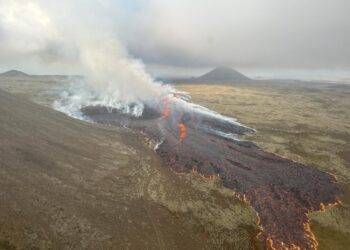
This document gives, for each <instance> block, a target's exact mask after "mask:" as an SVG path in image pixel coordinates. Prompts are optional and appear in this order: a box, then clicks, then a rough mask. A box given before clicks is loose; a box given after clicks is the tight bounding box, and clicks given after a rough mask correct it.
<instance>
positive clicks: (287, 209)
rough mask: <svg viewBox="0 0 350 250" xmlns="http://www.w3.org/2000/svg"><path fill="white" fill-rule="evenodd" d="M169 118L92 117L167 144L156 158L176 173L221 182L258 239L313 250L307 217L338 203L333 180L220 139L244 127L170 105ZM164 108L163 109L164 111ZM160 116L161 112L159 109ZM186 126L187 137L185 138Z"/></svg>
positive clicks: (246, 144)
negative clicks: (254, 218) (251, 217)
mask: <svg viewBox="0 0 350 250" xmlns="http://www.w3.org/2000/svg"><path fill="white" fill-rule="evenodd" d="M170 107H171V113H170V116H168V117H163V118H156V119H153V120H152V119H135V118H130V119H129V118H128V116H126V115H123V116H122V117H121V116H120V115H116V114H113V113H111V114H108V113H100V114H93V115H91V114H90V117H91V118H92V119H93V120H95V121H97V122H102V123H109V124H115V125H120V122H121V120H123V119H124V123H125V120H128V125H129V126H130V127H133V128H137V129H141V130H143V131H145V132H146V133H147V134H149V135H150V136H151V137H153V138H155V139H156V140H159V141H160V140H161V139H163V143H162V144H161V145H160V146H159V147H158V149H157V153H158V154H159V156H160V157H161V159H162V161H163V163H164V164H165V165H166V166H169V167H170V168H171V169H173V170H174V171H176V172H181V173H189V172H191V171H196V172H198V173H199V174H201V175H203V176H204V177H215V178H218V179H219V180H220V181H221V183H222V184H223V185H224V186H225V187H227V188H230V189H232V190H234V191H235V192H236V193H237V194H238V196H239V197H241V198H242V199H244V200H245V201H246V202H248V203H249V204H250V205H251V206H252V207H253V208H254V209H255V211H256V212H257V214H258V216H259V218H260V225H261V226H262V229H263V230H262V233H261V234H260V238H261V239H262V240H264V241H265V242H266V244H267V245H270V246H273V247H275V248H277V249H281V248H282V247H289V248H292V247H294V246H299V247H300V248H301V249H315V248H316V244H317V243H316V240H315V238H314V236H313V234H312V232H311V231H310V229H309V224H308V218H307V213H308V212H309V211H315V210H319V209H321V206H322V204H324V205H327V204H332V203H335V202H336V201H337V195H338V193H339V189H338V188H337V186H336V184H335V182H336V180H335V178H334V177H333V176H331V175H329V174H327V173H324V172H322V171H319V170H317V169H315V168H312V167H308V166H305V165H302V164H299V163H295V162H292V161H290V160H287V159H284V158H281V157H278V156H276V155H273V154H271V153H267V152H264V151H263V150H261V149H260V148H259V147H257V146H256V145H254V144H253V143H251V142H242V141H238V140H232V139H227V138H225V137H223V136H222V133H232V134H236V135H241V134H244V133H247V132H251V131H252V129H250V128H247V127H244V126H242V125H240V124H236V123H234V122H230V121H229V120H225V119H221V118H220V117H215V116H210V115H208V114H205V113H203V112H196V111H194V110H191V109H185V108H184V107H183V106H181V105H178V104H177V103H176V101H173V102H172V105H170ZM163 108H164V107H163ZM160 110H161V108H160ZM179 124H183V125H184V126H185V132H186V136H183V138H180V137H182V136H181V135H182V133H183V132H184V131H182V130H181V129H183V128H182V127H181V126H182V125H181V126H179Z"/></svg>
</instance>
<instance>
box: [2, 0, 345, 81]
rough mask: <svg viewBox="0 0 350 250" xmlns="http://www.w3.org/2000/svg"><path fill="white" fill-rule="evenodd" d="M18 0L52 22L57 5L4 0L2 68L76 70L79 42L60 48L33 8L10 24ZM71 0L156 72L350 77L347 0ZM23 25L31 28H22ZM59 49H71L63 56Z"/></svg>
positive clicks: (19, 13)
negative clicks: (225, 69) (225, 70)
mask: <svg viewBox="0 0 350 250" xmlns="http://www.w3.org/2000/svg"><path fill="white" fill-rule="evenodd" d="M14 2H15V3H16V4H17V5H16V6H17V7H16V8H18V6H19V5H25V4H27V3H28V2H34V3H36V4H38V5H39V6H41V7H42V8H40V11H41V12H43V13H40V15H41V17H39V19H42V20H45V19H48V20H51V19H54V20H55V18H56V17H55V15H56V14H55V9H56V8H58V7H57V4H55V1H50V0H47V1H40V0H38V1H22V0H15V1H11V0H0V39H1V43H0V56H1V57H0V69H8V68H12V67H16V66H17V67H18V68H21V69H23V70H30V71H34V72H37V73H38V72H40V71H43V72H45V73H46V72H52V73H55V71H57V72H58V73H62V72H63V73H64V72H68V71H69V73H71V71H74V70H77V71H79V69H78V67H77V68H75V67H71V66H69V67H65V65H66V64H67V62H66V61H70V62H71V61H74V48H70V46H69V45H67V44H65V45H64V46H62V45H61V44H60V42H59V41H60V36H59V35H58V34H56V33H55V32H54V31H52V29H50V30H49V31H48V30H47V29H46V28H45V24H43V25H41V26H40V25H39V26H38V25H36V23H37V22H38V20H34V21H32V20H31V18H32V16H33V15H32V13H30V11H29V13H28V8H23V9H22V10H17V11H15V12H14V14H13V15H12V16H11V18H13V19H22V25H21V26H18V25H13V24H12V26H11V25H9V20H8V19H9V14H8V12H9V8H8V6H9V5H11V3H12V4H13V3H14ZM56 2H57V1H56ZM66 2H67V3H68V5H69V2H74V4H73V3H72V9H73V10H74V14H75V15H76V18H79V17H80V15H81V16H82V18H85V19H86V18H90V21H91V23H94V22H98V23H100V25H101V27H102V26H106V27H107V26H108V29H110V30H112V31H113V32H115V34H116V35H117V36H118V38H119V40H120V43H121V44H122V45H123V46H124V47H125V49H126V50H127V51H128V53H129V54H130V56H131V57H135V58H139V59H141V60H142V61H143V62H144V63H145V64H146V66H147V68H148V69H149V70H150V71H151V72H152V73H154V74H163V75H164V74H167V73H169V74H173V73H174V72H176V73H185V74H192V73H193V74H194V72H197V71H198V72H199V71H200V69H208V68H211V67H215V66H217V65H227V66H232V67H235V68H238V69H242V70H243V71H246V72H249V73H250V74H253V75H254V74H255V75H258V74H259V72H264V70H268V71H269V72H270V73H271V72H276V75H278V73H277V72H297V71H299V72H307V71H313V72H323V74H325V75H327V74H328V73H329V74H336V73H338V72H341V74H343V75H344V76H345V75H346V76H349V75H350V74H349V71H350V47H349V45H350V15H349V13H350V1H348V0H176V1H170V0H117V1H108V0H96V1H90V0H86V1H81V0H77V1H66ZM77 3H78V5H77ZM85 5H86V6H89V7H85ZM77 6H78V7H77ZM64 8H67V4H66V5H65V7H64ZM84 8H85V10H84ZM87 10H88V11H87ZM34 11H35V10H34ZM60 11H62V9H60ZM24 12H25V13H24ZM63 12H65V10H63ZM87 13H88V14H89V13H90V14H91V16H90V17H88V16H89V15H88V14H87ZM37 14H38V13H37ZM38 15H39V14H38ZM101 20H102V21H101ZM17 21H18V20H17ZM47 22H49V21H47ZM53 22H54V21H53ZM25 23H28V26H30V27H24V26H25V25H24V24H25ZM10 24H11V22H10ZM31 25H32V26H31ZM63 25H67V26H69V25H70V23H69V22H63V24H62V22H61V23H60V26H61V29H62V26H63ZM11 28H12V30H10V29H11ZM17 29H18V30H17ZM47 32H48V33H50V34H45V33H47ZM22 33H25V36H24V39H23V36H22V35H23V34H22ZM18 34H19V35H18ZM31 34H33V35H31ZM92 35H93V34H92ZM14 39H20V40H22V41H14ZM27 39H28V40H29V41H31V40H33V39H36V42H35V46H34V47H32V48H28V46H27V47H26V45H25V44H26V43H27V42H28V41H26V40H27ZM48 41H49V42H48ZM9 43H12V44H10V45H9ZM29 43H30V42H29ZM48 44H49V45H48ZM16 46H18V48H16ZM29 47H30V46H29ZM67 49H68V50H67ZM67 51H68V52H67ZM60 53H62V54H64V55H66V56H65V57H64V60H66V61H65V62H62V58H61V57H60V55H59V54H60ZM11 54H12V55H11ZM53 54H54V55H55V56H52V55H53ZM38 55H40V56H39V57H40V58H41V59H43V58H46V59H45V60H44V61H45V63H43V60H41V61H40V60H39V61H38V60H36V58H37V57H38ZM72 55H73V56H72ZM60 60H61V62H60ZM196 70H197V71H196ZM254 72H255V73H254Z"/></svg>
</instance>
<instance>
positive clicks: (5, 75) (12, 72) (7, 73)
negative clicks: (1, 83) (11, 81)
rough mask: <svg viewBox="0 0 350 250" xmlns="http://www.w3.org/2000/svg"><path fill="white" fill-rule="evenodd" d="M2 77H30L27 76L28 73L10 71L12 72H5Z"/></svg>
mask: <svg viewBox="0 0 350 250" xmlns="http://www.w3.org/2000/svg"><path fill="white" fill-rule="evenodd" d="M0 76H4V77H27V76H29V75H27V74H26V73H23V72H22V71H18V70H10V71H7V72H4V73H2V74H0Z"/></svg>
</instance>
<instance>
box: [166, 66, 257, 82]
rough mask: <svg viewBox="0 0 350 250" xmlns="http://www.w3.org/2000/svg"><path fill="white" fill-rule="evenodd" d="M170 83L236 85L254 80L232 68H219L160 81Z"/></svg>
mask: <svg viewBox="0 0 350 250" xmlns="http://www.w3.org/2000/svg"><path fill="white" fill-rule="evenodd" d="M159 80H161V81H163V82H168V83H213V84H215V83H226V84H227V83H235V82H248V81H252V79H250V78H248V77H247V76H245V75H243V74H242V73H240V72H238V71H237V70H235V69H233V68H230V67H217V68H215V69H213V70H211V71H210V72H208V73H206V74H204V75H202V76H199V77H191V78H168V79H166V78H163V79H159Z"/></svg>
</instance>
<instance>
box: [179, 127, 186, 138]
mask: <svg viewBox="0 0 350 250" xmlns="http://www.w3.org/2000/svg"><path fill="white" fill-rule="evenodd" d="M179 128H180V131H181V133H180V140H182V139H185V138H186V137H187V127H186V126H185V124H183V123H179Z"/></svg>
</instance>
